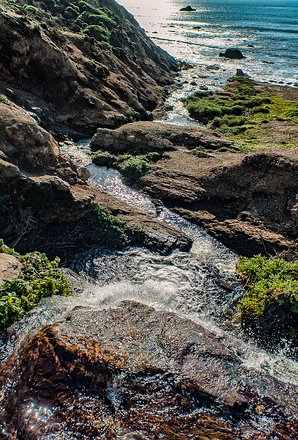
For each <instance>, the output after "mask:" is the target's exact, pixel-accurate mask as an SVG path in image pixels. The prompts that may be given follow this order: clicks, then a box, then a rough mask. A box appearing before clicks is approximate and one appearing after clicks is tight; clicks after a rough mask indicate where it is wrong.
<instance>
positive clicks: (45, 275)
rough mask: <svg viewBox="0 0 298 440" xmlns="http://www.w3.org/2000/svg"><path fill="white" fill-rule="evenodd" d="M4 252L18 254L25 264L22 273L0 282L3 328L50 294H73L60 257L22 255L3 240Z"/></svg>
mask: <svg viewBox="0 0 298 440" xmlns="http://www.w3.org/2000/svg"><path fill="white" fill-rule="evenodd" d="M0 252H4V253H8V254H12V255H14V256H15V257H16V258H17V259H18V260H19V261H20V262H21V263H22V265H23V267H22V270H21V272H20V274H19V277H18V278H16V279H13V280H10V281H7V282H5V283H4V284H2V285H1V286H0V328H1V329H4V328H6V327H7V326H9V325H10V324H12V323H13V322H15V321H18V320H19V319H21V318H22V317H23V316H24V315H25V314H26V313H28V312H29V311H30V310H31V309H32V308H33V307H35V306H36V305H37V304H38V303H39V301H40V300H42V299H43V298H46V297H48V296H53V295H62V296H70V295H72V292H71V290H70V288H69V285H68V282H67V279H66V278H65V276H64V275H63V273H62V272H61V271H60V270H59V262H60V260H59V258H55V259H54V260H53V261H50V260H49V259H48V258H47V257H46V256H45V255H44V254H41V253H40V252H31V253H29V254H26V255H20V254H18V253H17V252H15V251H14V250H13V249H10V248H8V247H7V246H5V245H4V243H3V240H0Z"/></svg>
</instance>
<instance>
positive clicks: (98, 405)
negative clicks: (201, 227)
mask: <svg viewBox="0 0 298 440" xmlns="http://www.w3.org/2000/svg"><path fill="white" fill-rule="evenodd" d="M242 356H243V353H240V352H238V353H237V354H236V353H235V350H234V349H233V348H228V347H227V346H225V345H224V342H223V341H221V340H220V338H219V337H218V336H217V335H216V334H213V333H212V332H210V331H208V330H206V329H205V328H204V327H202V326H200V325H199V324H196V323H194V322H193V321H190V320H187V319H182V318H180V317H178V316H177V315H175V314H174V313H170V312H165V311H157V310H155V309H154V308H152V307H148V306H146V305H143V304H139V303H135V302H122V303H121V304H119V305H118V306H117V307H114V308H111V309H105V310H95V309H86V308H79V309H77V310H75V311H73V312H72V313H70V315H69V316H68V317H67V319H66V320H65V321H64V322H60V323H58V324H56V325H53V326H50V327H47V328H45V329H43V330H41V331H40V332H39V333H38V334H37V335H36V336H35V337H28V338H27V340H26V341H25V343H24V345H23V347H22V348H21V349H20V350H17V351H16V352H15V353H14V354H13V355H12V356H11V357H10V358H9V359H7V360H6V362H4V364H2V367H1V370H0V380H1V385H2V393H3V394H2V395H3V396H4V399H2V400H1V402H0V407H1V414H2V426H3V428H4V429H5V432H6V434H8V435H9V436H11V438H15V439H17V440H18V439H21V438H29V437H30V439H32V440H34V439H36V440H37V439H40V438H42V437H46V436H50V437H51V436H56V437H57V436H58V437H59V438H64V439H65V440H70V439H73V438H78V439H83V438H90V439H91V438H100V437H102V438H109V439H119V438H129V439H132V438H138V439H144V440H145V439H149V438H150V439H156V440H157V439H176V438H179V439H185V440H186V439H189V438H191V439H205V438H209V439H211V438H214V439H215V438H216V439H218V440H232V439H235V438H245V437H247V434H248V433H249V436H250V438H258V439H259V440H266V439H269V438H274V437H275V435H277V434H278V436H279V437H281V438H284V439H289V440H290V439H293V440H294V439H295V438H297V434H298V432H297V418H296V416H297V401H296V396H297V388H296V387H295V386H293V385H290V384H285V383H282V382H279V381H277V380H276V379H273V378H272V377H270V376H266V375H265V374H263V373H261V372H260V371H258V370H253V369H250V370H248V369H247V367H246V366H245V364H244V363H243V361H242ZM12 366H13V368H12ZM8 381H9V382H8ZM264 420H265V421H266V423H265V422H264Z"/></svg>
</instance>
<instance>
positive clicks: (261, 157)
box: [142, 149, 298, 256]
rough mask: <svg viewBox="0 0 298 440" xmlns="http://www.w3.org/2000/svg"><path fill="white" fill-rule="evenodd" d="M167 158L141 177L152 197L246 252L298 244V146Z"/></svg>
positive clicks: (173, 154) (178, 154)
mask: <svg viewBox="0 0 298 440" xmlns="http://www.w3.org/2000/svg"><path fill="white" fill-rule="evenodd" d="M168 156H169V157H168V158H167V159H165V160H163V161H160V162H158V163H157V164H156V165H155V166H154V167H153V169H152V170H151V172H150V173H148V174H147V175H145V176H144V177H143V178H142V184H143V187H144V189H145V190H146V191H147V192H149V193H150V194H151V196H153V197H155V198H156V199H158V200H161V201H163V202H164V203H165V204H166V205H167V206H168V207H170V208H171V209H174V210H176V211H177V212H179V213H180V214H182V215H183V216H185V217H186V218H188V219H189V220H191V221H194V222H197V223H199V224H201V225H202V226H203V227H205V228H206V229H207V230H208V231H209V232H211V233H212V234H213V235H215V236H216V237H217V238H218V239H220V240H221V241H222V242H223V243H224V244H226V245H227V246H229V247H231V248H233V249H235V250H236V251H237V252H239V253H241V254H243V255H249V256H251V255H253V254H255V253H259V252H261V253H270V254H275V253H276V252H278V251H285V250H286V249H295V248H296V240H297V200H296V194H297V191H298V183H297V178H296V175H297V173H298V151H297V149H292V150H266V151H262V152H258V153H253V154H250V155H243V154H239V153H238V154H235V153H220V154H216V155H215V156H213V157H210V155H209V157H202V156H200V157H198V156H197V155H194V154H193V153H192V152H190V151H187V150H183V149H180V150H176V151H172V152H170V153H169V154H168Z"/></svg>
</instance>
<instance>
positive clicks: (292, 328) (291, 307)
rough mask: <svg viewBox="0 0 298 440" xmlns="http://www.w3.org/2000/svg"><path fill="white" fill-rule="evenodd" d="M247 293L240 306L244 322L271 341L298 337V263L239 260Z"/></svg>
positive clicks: (238, 266) (270, 259)
mask: <svg viewBox="0 0 298 440" xmlns="http://www.w3.org/2000/svg"><path fill="white" fill-rule="evenodd" d="M237 270H238V272H239V274H240V278H241V280H242V282H243V284H244V288H245V292H244V295H243V297H242V299H241V301H240V302H239V304H238V307H239V309H240V311H241V317H242V322H243V323H244V324H245V325H248V326H249V327H254V328H256V329H257V332H258V333H259V334H260V335H262V334H263V336H265V337H266V335H270V337H271V338H275V337H278V336H290V337H291V338H293V339H296V338H297V337H298V261H297V260H296V261H292V262H290V261H285V260H284V259H282V258H267V257H264V256H262V255H256V256H254V257H252V258H247V257H240V259H239V260H238V263H237Z"/></svg>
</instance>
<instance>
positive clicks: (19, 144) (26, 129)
mask: <svg viewBox="0 0 298 440" xmlns="http://www.w3.org/2000/svg"><path fill="white" fill-rule="evenodd" d="M0 148H1V150H2V151H3V152H4V153H5V154H6V155H7V156H8V157H9V158H10V159H11V160H12V161H15V163H16V164H20V165H22V166H23V167H25V168H26V167H27V168H46V167H47V166H51V165H54V164H55V163H57V160H58V156H59V154H60V150H59V146H58V143H57V142H56V141H55V139H54V138H53V137H52V136H51V135H50V134H49V133H48V132H47V131H46V130H44V129H43V128H41V127H40V126H39V125H38V124H37V123H36V122H35V120H34V119H33V118H31V116H29V115H28V113H27V112H26V111H25V110H24V109H22V108H21V107H18V106H17V105H15V104H13V103H10V104H6V103H2V102H0Z"/></svg>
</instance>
